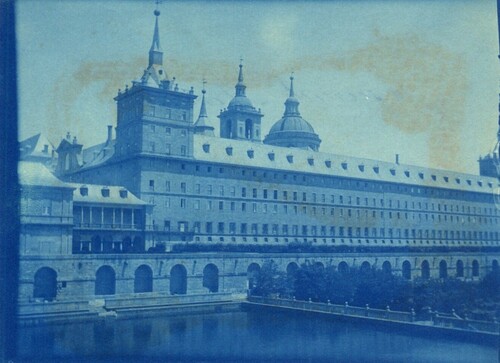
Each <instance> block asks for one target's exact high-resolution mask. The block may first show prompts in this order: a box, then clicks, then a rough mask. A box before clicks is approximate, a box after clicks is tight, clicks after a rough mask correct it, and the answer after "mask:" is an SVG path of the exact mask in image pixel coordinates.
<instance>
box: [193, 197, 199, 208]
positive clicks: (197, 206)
mask: <svg viewBox="0 0 500 363" xmlns="http://www.w3.org/2000/svg"><path fill="white" fill-rule="evenodd" d="M194 209H196V210H198V209H200V200H199V199H196V200H195V201H194Z"/></svg>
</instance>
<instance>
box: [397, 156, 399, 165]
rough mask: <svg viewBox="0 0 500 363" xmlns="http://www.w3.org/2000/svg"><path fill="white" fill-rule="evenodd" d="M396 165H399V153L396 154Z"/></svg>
mask: <svg viewBox="0 0 500 363" xmlns="http://www.w3.org/2000/svg"><path fill="white" fill-rule="evenodd" d="M396 165H399V154H396Z"/></svg>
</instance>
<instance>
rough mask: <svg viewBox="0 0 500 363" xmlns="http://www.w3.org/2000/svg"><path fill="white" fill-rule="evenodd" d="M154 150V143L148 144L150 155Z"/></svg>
mask: <svg viewBox="0 0 500 363" xmlns="http://www.w3.org/2000/svg"><path fill="white" fill-rule="evenodd" d="M155 149H156V147H155V143H154V142H150V143H149V150H150V151H151V152H152V153H154V152H155Z"/></svg>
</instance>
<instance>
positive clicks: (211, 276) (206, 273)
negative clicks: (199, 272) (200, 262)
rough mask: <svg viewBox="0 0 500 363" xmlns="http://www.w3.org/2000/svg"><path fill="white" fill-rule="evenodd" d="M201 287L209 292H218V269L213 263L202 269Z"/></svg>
mask: <svg viewBox="0 0 500 363" xmlns="http://www.w3.org/2000/svg"><path fill="white" fill-rule="evenodd" d="M203 287H206V288H207V289H208V291H209V292H219V269H218V268H217V266H215V265H214V264H213V263H209V264H208V265H206V266H205V268H204V269H203Z"/></svg>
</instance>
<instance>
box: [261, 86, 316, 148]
mask: <svg viewBox="0 0 500 363" xmlns="http://www.w3.org/2000/svg"><path fill="white" fill-rule="evenodd" d="M264 143H265V144H270V145H277V146H289V147H299V148H310V149H312V150H318V148H319V144H320V143H321V140H320V138H319V137H318V135H317V134H316V133H315V132H314V129H313V127H312V126H311V124H310V123H309V122H307V121H306V120H304V119H303V118H302V116H300V112H299V100H298V99H297V98H295V96H294V92H293V77H290V96H289V97H288V98H287V100H286V101H285V113H284V114H283V117H282V118H281V119H280V120H279V121H277V122H276V123H275V124H274V125H273V127H271V130H270V131H269V134H268V135H267V136H266V138H265V139H264Z"/></svg>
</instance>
